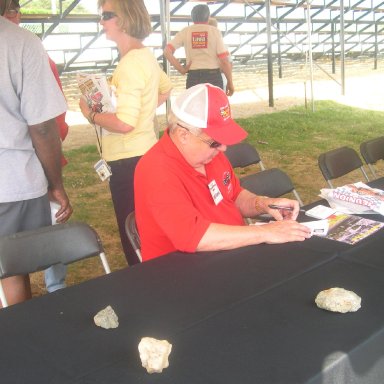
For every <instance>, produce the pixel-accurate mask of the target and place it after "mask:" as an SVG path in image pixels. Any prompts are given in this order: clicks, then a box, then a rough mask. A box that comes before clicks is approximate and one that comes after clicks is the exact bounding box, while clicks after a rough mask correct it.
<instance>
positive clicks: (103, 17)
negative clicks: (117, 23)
mask: <svg viewBox="0 0 384 384" xmlns="http://www.w3.org/2000/svg"><path fill="white" fill-rule="evenodd" d="M114 17H117V15H116V13H115V12H109V11H104V12H103V13H102V14H101V15H100V20H104V21H108V20H111V19H113V18H114Z"/></svg>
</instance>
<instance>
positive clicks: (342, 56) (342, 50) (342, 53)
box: [340, 0, 345, 96]
mask: <svg viewBox="0 0 384 384" xmlns="http://www.w3.org/2000/svg"><path fill="white" fill-rule="evenodd" d="M340 66H341V72H340V73H341V94H342V95H343V96H344V95H345V45H344V0H340Z"/></svg>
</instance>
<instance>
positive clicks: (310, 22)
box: [307, 0, 315, 112]
mask: <svg viewBox="0 0 384 384" xmlns="http://www.w3.org/2000/svg"><path fill="white" fill-rule="evenodd" d="M307 28H308V58H309V76H310V84H311V104H312V112H315V98H314V96H313V60H312V21H311V0H307Z"/></svg>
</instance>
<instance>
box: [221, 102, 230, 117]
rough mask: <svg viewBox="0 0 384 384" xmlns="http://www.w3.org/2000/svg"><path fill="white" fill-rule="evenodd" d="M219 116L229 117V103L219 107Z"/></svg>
mask: <svg viewBox="0 0 384 384" xmlns="http://www.w3.org/2000/svg"><path fill="white" fill-rule="evenodd" d="M220 116H221V117H222V118H223V119H224V120H227V119H228V118H230V117H231V109H230V108H229V105H228V104H227V105H226V106H225V107H220Z"/></svg>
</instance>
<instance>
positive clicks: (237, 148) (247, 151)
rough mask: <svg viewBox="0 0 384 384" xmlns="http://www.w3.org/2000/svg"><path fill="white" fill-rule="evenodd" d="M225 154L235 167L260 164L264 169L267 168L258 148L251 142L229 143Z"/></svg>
mask: <svg viewBox="0 0 384 384" xmlns="http://www.w3.org/2000/svg"><path fill="white" fill-rule="evenodd" d="M225 155H226V156H227V158H228V160H229V161H230V163H231V165H232V167H233V168H237V167H240V168H245V167H248V166H249V165H253V164H259V166H260V169H261V170H262V171H264V170H265V167H264V164H263V162H262V161H261V158H260V155H259V153H258V152H257V150H256V148H255V147H253V146H252V145H251V144H249V143H239V144H234V145H229V146H228V147H227V150H226V151H225Z"/></svg>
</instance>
